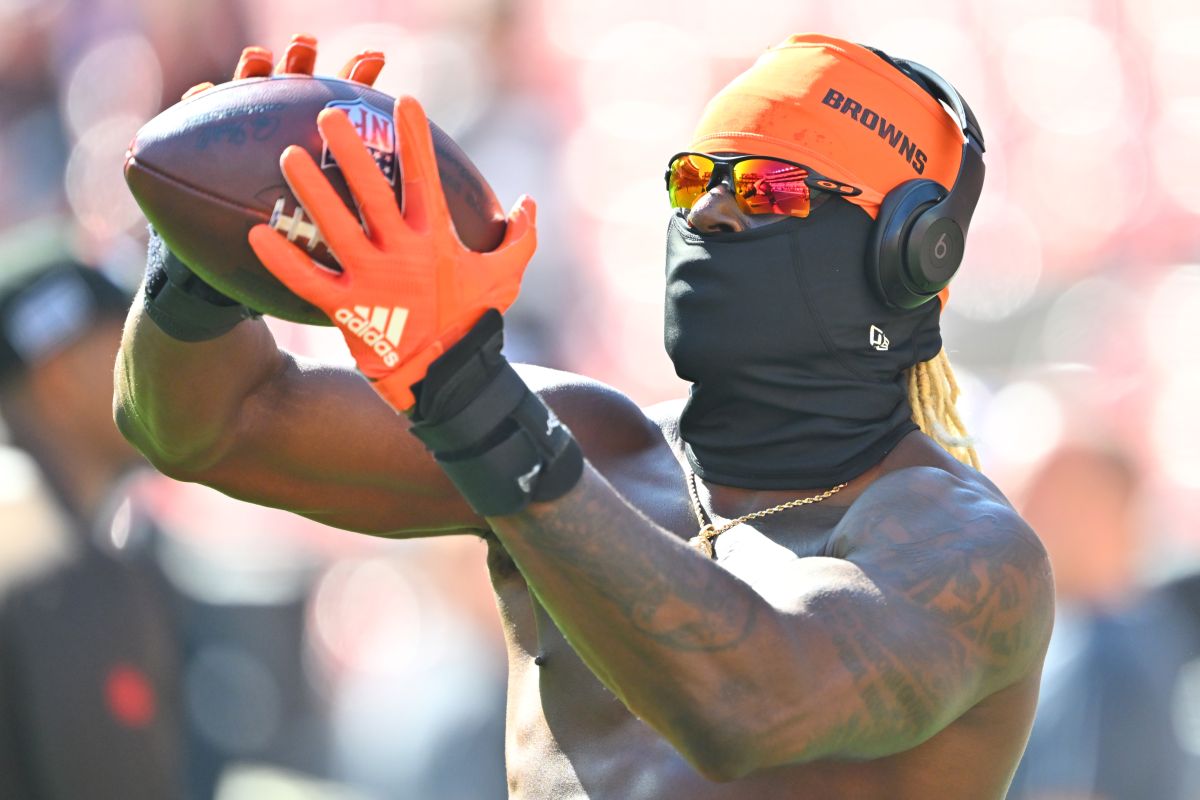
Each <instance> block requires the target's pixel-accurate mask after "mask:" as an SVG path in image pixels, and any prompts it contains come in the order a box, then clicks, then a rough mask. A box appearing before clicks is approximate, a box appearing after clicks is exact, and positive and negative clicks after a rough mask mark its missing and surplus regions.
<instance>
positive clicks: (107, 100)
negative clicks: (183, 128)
mask: <svg viewBox="0 0 1200 800" xmlns="http://www.w3.org/2000/svg"><path fill="white" fill-rule="evenodd" d="M162 89H163V87H162V69H161V67H160V65H159V61H158V55H157V54H156V53H155V51H154V47H153V46H152V45H151V44H150V42H149V41H147V39H146V37H144V36H142V35H140V34H136V33H131V34H126V35H122V36H114V37H112V38H111V39H101V40H99V41H97V42H95V43H94V44H93V45H92V46H91V48H89V49H88V50H87V51H86V52H84V53H83V54H82V55H80V57H79V60H78V61H76V62H75V65H74V66H73V67H72V68H71V70H70V74H69V76H68V78H67V88H66V91H65V92H64V93H63V96H62V102H63V106H64V108H63V116H64V117H65V118H66V120H67V124H68V126H69V128H70V131H71V133H72V134H73V135H74V136H75V138H76V139H81V138H83V136H84V134H85V133H86V132H87V131H88V130H89V129H91V128H93V127H94V126H96V125H98V124H99V123H101V122H103V121H104V120H106V119H108V118H110V117H120V116H127V117H133V118H135V119H137V120H140V121H145V120H148V119H150V117H152V116H154V114H155V112H156V111H157V110H158V108H159V107H160V106H161V105H162V99H163V98H162Z"/></svg>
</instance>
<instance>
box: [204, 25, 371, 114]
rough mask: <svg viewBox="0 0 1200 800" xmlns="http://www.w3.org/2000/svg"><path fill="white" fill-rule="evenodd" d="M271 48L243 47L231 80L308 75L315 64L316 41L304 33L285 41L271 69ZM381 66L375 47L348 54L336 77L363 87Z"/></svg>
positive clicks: (209, 87)
mask: <svg viewBox="0 0 1200 800" xmlns="http://www.w3.org/2000/svg"><path fill="white" fill-rule="evenodd" d="M271 61H272V56H271V51H270V50H268V49H267V48H265V47H254V46H251V47H247V48H245V49H244V50H242V57H241V58H240V59H238V63H237V67H236V68H235V69H234V71H233V80H235V81H240V80H245V79H246V78H266V77H268V76H270V75H271V74H275V75H312V74H313V67H314V66H315V65H316V63H317V40H316V37H314V36H309V35H308V34H307V33H297V34H295V35H293V36H292V40H291V41H290V42H288V46H287V50H285V51H284V53H283V58H281V59H279V63H278V64H276V65H275V70H274V72H273V73H272V70H271ZM382 69H383V53H381V52H379V51H378V50H364V51H362V52H361V53H359V54H358V55H356V56H354V57H352V58H351V59H350V60H349V61H347V62H346V65H345V66H344V67H342V70H341V72H339V73H338V77H339V78H345V79H346V80H350V81H355V82H357V83H361V84H363V85H364V86H373V85H374V84H375V79H376V78H378V77H379V72H380V70H382ZM212 87H213V84H212V83H210V82H205V83H198V84H196V85H195V86H193V87H192V88H190V89H188V90H187V91H186V92H184V93H183V98H182V99H183V100H187V99H188V98H189V97H191V96H192V95H195V94H200V92H204V91H207V90H209V89H211V88H212Z"/></svg>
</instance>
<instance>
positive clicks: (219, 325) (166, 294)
mask: <svg viewBox="0 0 1200 800" xmlns="http://www.w3.org/2000/svg"><path fill="white" fill-rule="evenodd" d="M142 304H143V307H144V308H145V309H146V315H147V316H148V317H150V319H152V320H154V323H155V324H156V325H158V327H159V328H161V329H162V330H163V332H164V333H166V334H167V335H168V336H170V337H172V338H175V339H179V340H180V341H183V342H203V341H206V340H208V339H215V338H217V337H218V336H220V335H222V334H224V333H228V332H229V331H231V330H232V329H233V328H234V326H235V325H237V324H238V323H239V322H241V321H242V320H244V319H250V318H252V317H255V316H258V315H257V314H256V313H255V312H253V311H251V310H250V309H249V308H247V307H246V306H244V305H242V304H241V303H239V302H238V301H236V300H234V299H232V298H230V297H226V296H225V295H223V294H221V293H220V292H218V291H217V290H216V289H214V288H212V287H211V286H209V285H208V284H207V283H205V282H204V281H203V280H201V279H200V277H199V276H198V275H196V273H194V272H192V271H191V270H190V269H188V267H187V265H186V264H184V263H183V262H182V261H180V260H179V258H178V257H177V256H176V255H175V254H174V253H172V252H171V250H170V249H169V248H168V247H167V245H166V242H164V241H163V240H162V237H160V236H159V235H158V234H157V233H156V232H155V231H154V230H153V229H151V231H150V244H149V246H148V247H147V249H146V280H145V284H144V288H143V290H142Z"/></svg>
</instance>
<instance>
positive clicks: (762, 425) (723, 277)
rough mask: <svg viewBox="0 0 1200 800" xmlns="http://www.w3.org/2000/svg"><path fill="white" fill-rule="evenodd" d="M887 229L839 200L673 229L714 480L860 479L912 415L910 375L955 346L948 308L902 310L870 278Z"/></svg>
mask: <svg viewBox="0 0 1200 800" xmlns="http://www.w3.org/2000/svg"><path fill="white" fill-rule="evenodd" d="M872 224H873V221H872V220H871V217H870V216H869V215H868V214H867V213H866V212H865V211H863V210H862V209H861V208H859V207H858V206H855V205H852V204H850V203H847V202H845V201H844V200H841V199H838V198H831V199H830V200H828V201H826V202H825V203H824V204H822V205H821V206H819V207H817V208H816V209H814V210H813V212H812V214H810V215H809V217H808V218H806V219H798V218H791V219H787V220H783V221H780V222H775V223H772V224H770V225H766V226H763V227H761V228H755V229H751V230H748V231H742V232H739V233H716V234H704V235H700V234H699V233H697V232H696V231H694V230H692V229H691V228H689V227H688V225H687V223H686V222H685V221H684V215H683V212H677V213H676V214H675V216H674V217H672V219H671V223H670V229H669V232H668V235H667V303H666V345H667V354H668V355H669V356H670V357H671V360H672V361H673V362H674V364H675V371H676V373H678V375H679V377H681V378H683V379H684V380H686V381H690V382H691V383H692V389H691V394H690V397H689V399H688V402H687V405H686V406H685V407H684V410H683V415H682V417H681V419H680V430H681V433H682V436H683V439H684V441H685V442H686V449H687V456H688V460H689V461H690V462H691V464H692V467H693V468H694V469H695V470H696V473H697V474H698V475H700V476H701V477H703V478H705V479H707V480H711V481H714V482H716V483H722V484H726V485H729V486H739V487H744V488H750V489H806V488H819V487H826V486H830V485H833V484H836V483H841V482H842V481H847V480H849V479H851V478H853V477H855V476H856V475H859V474H861V473H862V472H864V471H865V470H866V469H867V468H869V467H871V466H872V465H874V464H875V463H877V462H878V461H879V460H880V459H882V458H883V456H884V455H885V454H886V453H887V452H888V451H889V450H891V449H892V448H893V447H895V446H896V444H897V443H898V442H899V441H900V439H901V438H903V437H904V436H905V435H906V434H907V433H909V432H910V431H913V430H915V429H916V425H915V424H914V423H913V422H912V420H911V411H910V409H909V405H908V391H907V385H906V383H905V380H904V375H903V372H904V370H905V369H906V368H908V367H910V366H912V365H913V364H915V363H917V362H918V361H925V360H928V359H930V358H932V357H934V356H935V355H937V353H938V351H939V350H940V349H941V333H940V331H939V328H938V316H939V308H938V303H936V302H931V303H927V304H925V305H924V306H922V307H920V308H918V309H914V310H897V309H890V308H888V307H887V306H886V305H884V303H883V301H882V300H881V299H879V298H878V297H877V295H876V293H875V292H874V291H873V290H872V288H871V286H870V285H869V284H868V282H867V276H866V271H865V267H864V264H865V261H864V253H865V247H866V242H867V240H868V235H869V233H870V230H871V225H872Z"/></svg>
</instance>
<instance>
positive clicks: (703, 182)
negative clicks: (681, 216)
mask: <svg viewBox="0 0 1200 800" xmlns="http://www.w3.org/2000/svg"><path fill="white" fill-rule="evenodd" d="M712 172H713V162H712V160H711V159H707V158H705V157H704V156H695V155H691V156H680V157H679V158H677V159H675V160H674V161H672V162H671V166H670V174H671V178H670V181H669V182H668V184H667V191H668V193H669V194H670V196H671V207H672V208H691V207H692V206H693V205H694V204H695V202H696V201H697V200H698V199H700V195H702V194H704V192H705V189H706V188H707V187H708V182H709V181H710V180H711V179H712Z"/></svg>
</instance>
